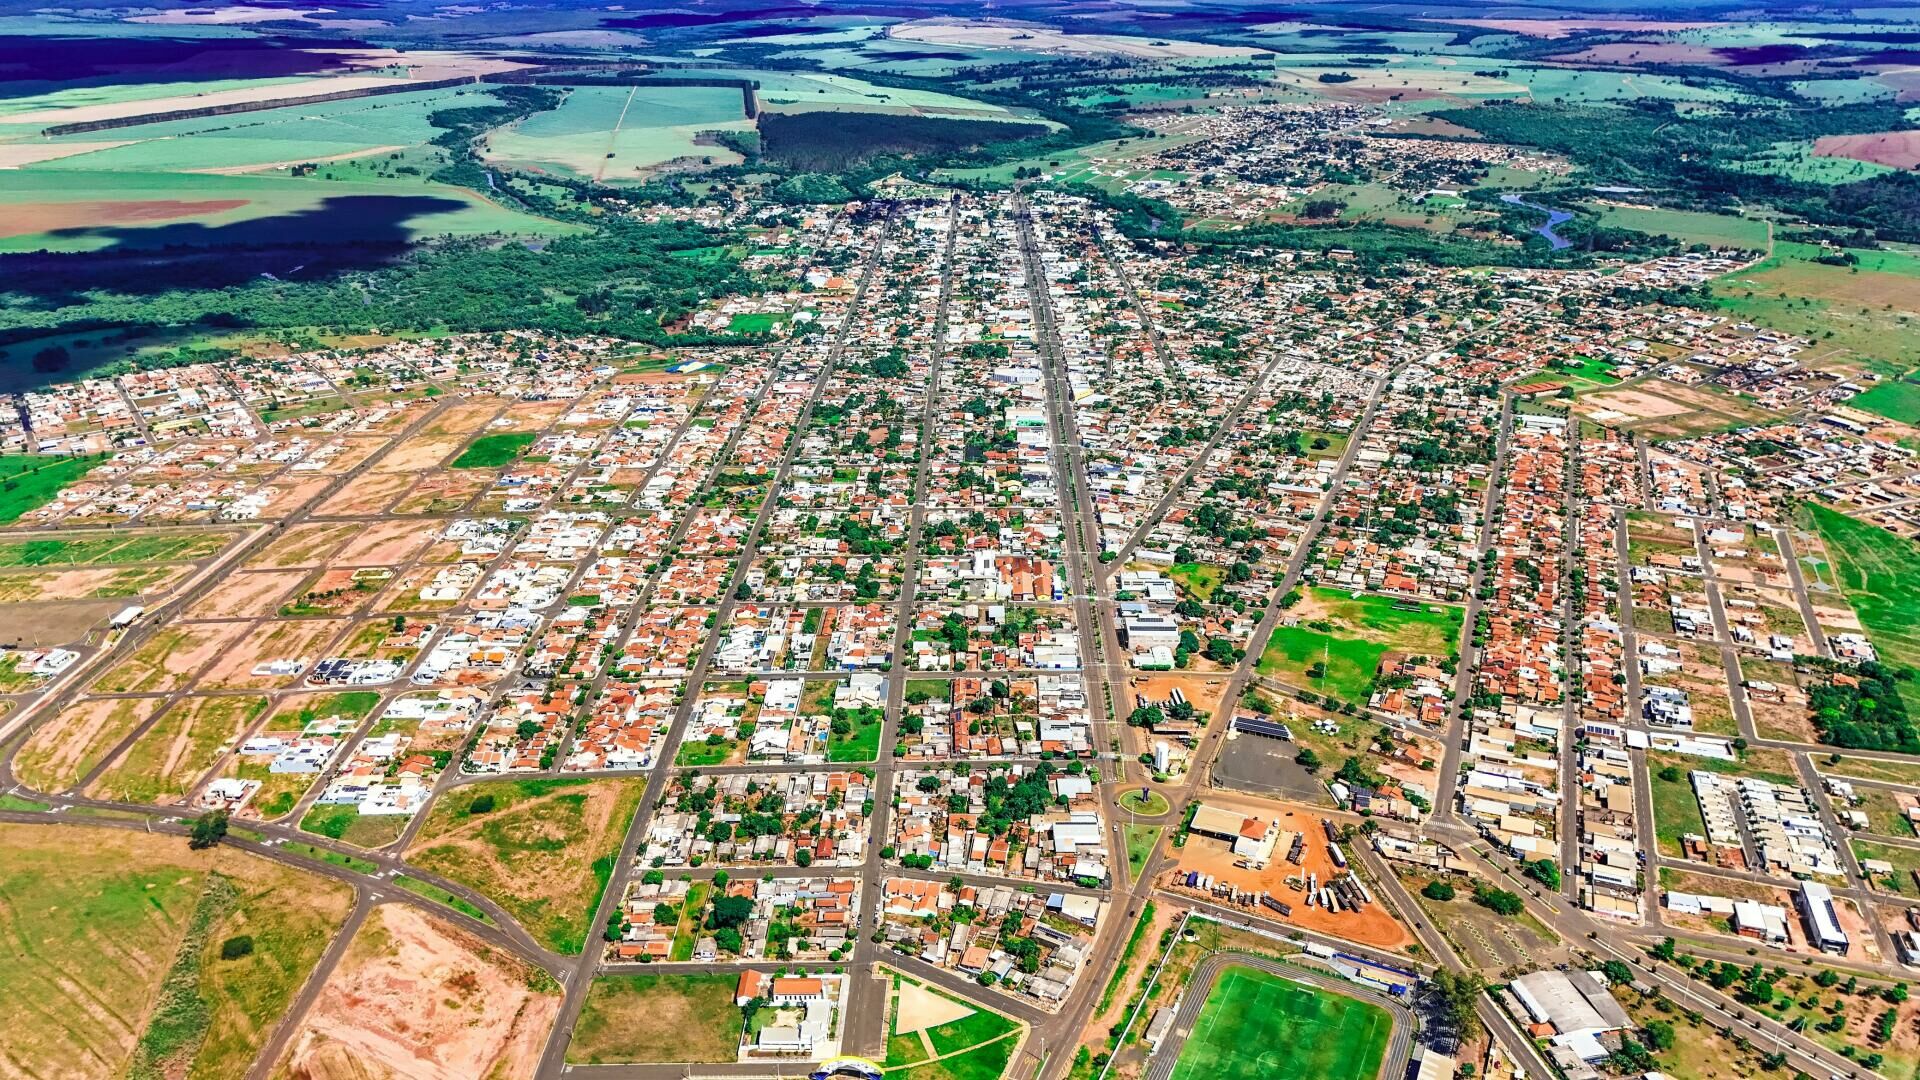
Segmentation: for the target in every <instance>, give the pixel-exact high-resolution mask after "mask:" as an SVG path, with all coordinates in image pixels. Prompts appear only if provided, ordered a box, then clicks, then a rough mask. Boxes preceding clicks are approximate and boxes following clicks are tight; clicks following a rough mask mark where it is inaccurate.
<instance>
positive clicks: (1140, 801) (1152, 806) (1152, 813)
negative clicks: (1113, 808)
mask: <svg viewBox="0 0 1920 1080" xmlns="http://www.w3.org/2000/svg"><path fill="white" fill-rule="evenodd" d="M1143 790H1144V789H1142V788H1137V787H1129V788H1128V789H1127V790H1125V791H1123V792H1121V793H1120V797H1119V798H1118V799H1116V800H1115V801H1116V802H1118V803H1119V804H1120V809H1122V810H1131V811H1133V812H1134V813H1136V814H1144V815H1146V816H1147V817H1159V816H1160V815H1161V814H1164V813H1166V812H1167V811H1168V810H1169V809H1171V807H1170V806H1168V805H1167V797H1166V796H1165V795H1162V794H1160V793H1159V792H1157V791H1147V792H1146V797H1145V798H1142V797H1141V792H1142V791H1143Z"/></svg>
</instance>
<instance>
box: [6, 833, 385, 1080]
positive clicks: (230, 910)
mask: <svg viewBox="0 0 1920 1080" xmlns="http://www.w3.org/2000/svg"><path fill="white" fill-rule="evenodd" d="M0 850H4V851H6V853H7V857H6V859H4V860H0V896H4V897H5V903H4V904H0V933H4V934H5V936H6V938H7V940H8V941H9V942H10V943H11V944H10V945H9V947H8V955H9V962H8V963H5V964H0V993H3V994H5V995H6V999H7V1001H8V1002H9V1009H10V1010H11V1013H10V1015H12V1016H13V1018H14V1019H13V1021H12V1022H9V1023H7V1024H4V1025H0V1059H4V1060H6V1061H7V1062H8V1063H9V1067H10V1069H12V1070H13V1071H14V1072H17V1073H18V1074H19V1075H24V1076H120V1075H126V1076H132V1077H150V1076H208V1077H212V1076H239V1075H242V1074H244V1073H245V1072H246V1071H247V1067H248V1065H249V1064H250V1063H251V1061H252V1059H253V1057H254V1055H255V1054H257V1053H258V1052H259V1050H260V1048H261V1046H262V1045H263V1043H264V1042H265V1039H266V1036H267V1034H268V1032H269V1031H270V1030H271V1028H272V1026H273V1025H274V1024H275V1023H276V1022H278V1021H279V1019H280V1018H281V1017H282V1015H283V1014H284V1013H285V1011H286V1009H287V1007H288V1005H289V1004H290V1003H291V1002H292V998H293V994H294V993H295V992H296V991H297V990H298V989H299V987H300V985H301V983H302V982H303V981H304V980H305V978H306V976H307V974H308V972H309V971H311V970H312V968H313V965H314V964H315V963H316V962H317V961H318V959H319V956H320V953H321V952H322V951H323V950H324V949H325V948H326V944H327V942H328V940H329V939H330V938H331V937H332V935H333V933H334V932H335V930H336V929H337V928H338V927H339V925H340V923H341V921H342V920H343V919H344V918H345V915H346V910H347V907H348V906H349V904H350V903H351V899H352V897H351V892H350V890H348V889H347V888H346V886H344V885H341V884H337V883H334V882H331V881H327V880H325V879H321V878H315V877H311V876H309V875H307V874H304V873H301V872H299V871H297V870H291V869H288V868H286V867H281V866H277V865H274V864H272V863H269V862H266V861H264V860H260V859H256V858H254V857H252V856H249V855H245V854H242V853H240V852H238V851H235V850H233V849H231V848H214V849H212V850H209V851H205V852H194V851H190V850H188V848H187V847H186V845H185V844H182V843H180V842H179V840H178V839H177V838H173V837H163V836H149V835H147V834H144V833H139V832H130V831H123V830H117V829H115V830H108V829H90V830H80V829H58V830H55V829H44V828H36V827H33V826H13V825H5V826H0ZM240 934H244V935H246V936H247V937H250V938H251V939H252V942H253V949H252V951H251V952H250V953H248V954H247V955H245V956H242V957H239V958H237V959H233V960H226V959H222V958H221V957H220V952H219V950H220V945H221V943H222V942H224V941H225V940H227V939H228V938H229V937H232V936H235V935H240Z"/></svg>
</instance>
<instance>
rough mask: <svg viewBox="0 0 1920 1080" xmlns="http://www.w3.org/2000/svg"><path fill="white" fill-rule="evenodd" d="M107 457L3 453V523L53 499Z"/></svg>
mask: <svg viewBox="0 0 1920 1080" xmlns="http://www.w3.org/2000/svg"><path fill="white" fill-rule="evenodd" d="M105 460H106V455H104V454H92V455H89V456H86V457H49V456H46V455H42V454H6V455H0V524H4V523H6V522H10V521H18V520H20V515H22V514H25V513H27V512H28V511H30V510H37V509H39V508H40V507H42V506H45V505H46V504H48V503H50V502H52V501H53V497H54V496H55V495H58V494H60V489H61V488H64V487H66V486H67V485H68V484H71V483H73V482H74V481H75V480H78V479H80V478H81V477H83V476H85V475H87V472H88V471H89V470H90V469H92V468H93V467H94V466H95V465H98V464H100V463H101V462H102V461H105Z"/></svg>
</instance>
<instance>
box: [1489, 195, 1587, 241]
mask: <svg viewBox="0 0 1920 1080" xmlns="http://www.w3.org/2000/svg"><path fill="white" fill-rule="evenodd" d="M1500 201H1501V202H1503V203H1510V204H1512V205H1514V206H1524V207H1526V208H1527V209H1529V210H1538V211H1540V212H1541V213H1543V214H1545V215H1547V223H1546V224H1545V225H1542V226H1540V227H1539V228H1537V229H1535V230H1533V231H1534V232H1537V233H1539V234H1540V235H1541V236H1544V237H1546V238H1547V243H1549V244H1552V245H1553V250H1555V251H1560V250H1562V249H1565V248H1569V247H1572V246H1573V244H1572V243H1571V242H1570V241H1568V240H1567V238H1566V237H1564V236H1561V235H1560V234H1559V233H1557V232H1554V231H1553V227H1554V226H1555V225H1559V224H1562V223H1564V222H1568V221H1572V220H1573V215H1572V214H1570V213H1568V212H1566V211H1565V210H1555V209H1553V208H1552V207H1550V206H1541V205H1540V204H1539V203H1531V202H1528V201H1527V200H1525V199H1523V198H1521V197H1520V196H1518V195H1502V196H1500Z"/></svg>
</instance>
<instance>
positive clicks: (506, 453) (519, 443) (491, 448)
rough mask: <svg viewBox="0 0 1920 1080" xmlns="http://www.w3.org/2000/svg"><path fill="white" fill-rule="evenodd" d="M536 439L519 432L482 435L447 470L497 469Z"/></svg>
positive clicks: (532, 435)
mask: <svg viewBox="0 0 1920 1080" xmlns="http://www.w3.org/2000/svg"><path fill="white" fill-rule="evenodd" d="M537 438H539V436H537V435H534V434H532V433H530V432H519V431H514V432H506V433H502V434H497V435H482V436H480V437H479V438H477V439H475V440H473V441H472V442H470V443H468V444H467V448H466V449H465V450H462V451H461V452H460V456H459V457H457V458H454V459H453V463H452V464H451V465H449V466H448V468H453V469H497V468H499V467H500V466H502V465H505V464H507V463H508V462H511V461H512V460H513V459H515V458H517V457H519V456H520V452H521V451H523V450H525V449H526V448H527V447H529V446H532V445H533V443H534V440H535V439H537Z"/></svg>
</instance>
